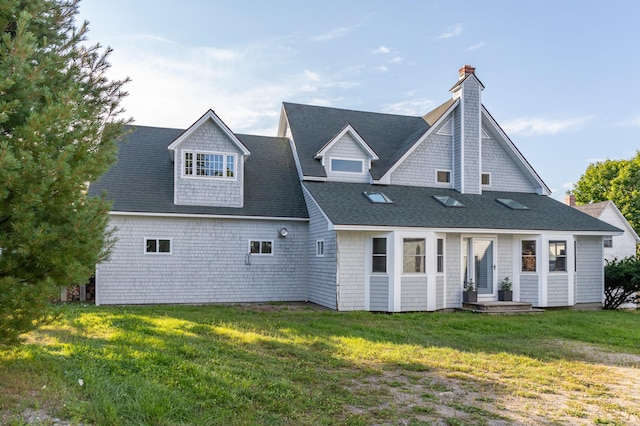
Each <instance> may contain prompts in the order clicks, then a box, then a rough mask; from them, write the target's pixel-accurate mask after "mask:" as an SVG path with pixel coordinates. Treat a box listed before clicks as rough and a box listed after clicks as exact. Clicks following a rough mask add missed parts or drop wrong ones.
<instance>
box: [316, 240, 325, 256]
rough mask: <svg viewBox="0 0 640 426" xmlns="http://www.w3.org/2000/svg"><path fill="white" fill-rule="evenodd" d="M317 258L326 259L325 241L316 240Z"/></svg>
mask: <svg viewBox="0 0 640 426" xmlns="http://www.w3.org/2000/svg"><path fill="white" fill-rule="evenodd" d="M316 257H324V240H316Z"/></svg>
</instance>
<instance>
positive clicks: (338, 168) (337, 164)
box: [331, 158, 364, 173]
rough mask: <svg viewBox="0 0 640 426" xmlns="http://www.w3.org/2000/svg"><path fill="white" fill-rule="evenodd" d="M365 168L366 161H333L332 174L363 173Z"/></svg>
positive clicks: (338, 159) (340, 159)
mask: <svg viewBox="0 0 640 426" xmlns="http://www.w3.org/2000/svg"><path fill="white" fill-rule="evenodd" d="M363 167H364V161H362V160H347V159H342V158H332V159H331V171H332V172H347V173H362V169H363Z"/></svg>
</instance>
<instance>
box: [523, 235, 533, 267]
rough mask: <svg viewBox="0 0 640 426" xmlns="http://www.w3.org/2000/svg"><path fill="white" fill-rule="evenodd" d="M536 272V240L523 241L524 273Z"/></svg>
mask: <svg viewBox="0 0 640 426" xmlns="http://www.w3.org/2000/svg"><path fill="white" fill-rule="evenodd" d="M535 271H536V240H523V241H522V272H535Z"/></svg>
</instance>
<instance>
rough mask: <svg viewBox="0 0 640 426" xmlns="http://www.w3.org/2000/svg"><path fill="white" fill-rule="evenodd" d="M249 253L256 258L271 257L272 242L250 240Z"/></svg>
mask: <svg viewBox="0 0 640 426" xmlns="http://www.w3.org/2000/svg"><path fill="white" fill-rule="evenodd" d="M249 253H251V254H253V255H257V256H262V255H264V256H272V255H273V241H272V240H250V241H249Z"/></svg>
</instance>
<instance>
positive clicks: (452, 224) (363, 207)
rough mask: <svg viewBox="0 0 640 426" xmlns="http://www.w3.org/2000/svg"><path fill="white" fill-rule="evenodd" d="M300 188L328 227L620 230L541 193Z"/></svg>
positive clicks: (334, 185) (340, 185)
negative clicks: (444, 200) (373, 195)
mask: <svg viewBox="0 0 640 426" xmlns="http://www.w3.org/2000/svg"><path fill="white" fill-rule="evenodd" d="M303 186H304V187H305V188H306V189H307V190H308V191H309V193H310V194H311V195H312V197H313V198H314V199H315V200H316V202H317V203H318V205H319V206H320V208H321V209H322V211H323V212H324V213H325V214H326V215H327V217H328V218H329V220H330V221H331V222H332V223H333V224H334V225H362V226H394V227H420V228H441V229H455V228H458V229H487V230H490V229H495V230H501V229H502V230H523V231H543V230H546V231H574V232H581V231H584V232H597V233H610V234H619V233H621V232H622V231H621V230H620V229H618V228H616V227H614V226H612V225H609V224H607V223H605V222H602V221H600V220H598V219H595V218H593V217H591V216H589V215H587V214H584V213H582V212H580V211H578V210H576V209H573V208H571V207H569V206H567V205H565V204H563V203H561V202H559V201H556V200H554V199H552V198H550V197H548V196H544V195H537V194H529V193H520V192H495V191H485V192H484V193H483V194H482V195H474V194H461V193H459V192H458V191H455V190H453V189H439V188H428V187H417V186H399V185H388V186H384V185H370V184H360V183H346V182H310V181H307V182H303ZM364 192H382V193H383V194H384V195H385V196H386V197H387V198H389V199H390V200H391V201H393V203H391V204H387V203H372V202H371V201H369V199H368V198H367V197H366V196H365V195H363V193H364ZM433 196H448V197H451V198H453V199H455V200H458V201H460V202H461V203H462V204H463V205H464V206H465V207H445V206H444V205H443V204H441V202H439V201H437V200H436V199H434V198H433ZM497 199H512V200H514V201H516V202H518V203H520V204H523V205H524V206H526V207H528V209H525V210H521V209H511V208H509V207H507V206H506V205H504V204H503V203H501V202H498V201H497Z"/></svg>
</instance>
